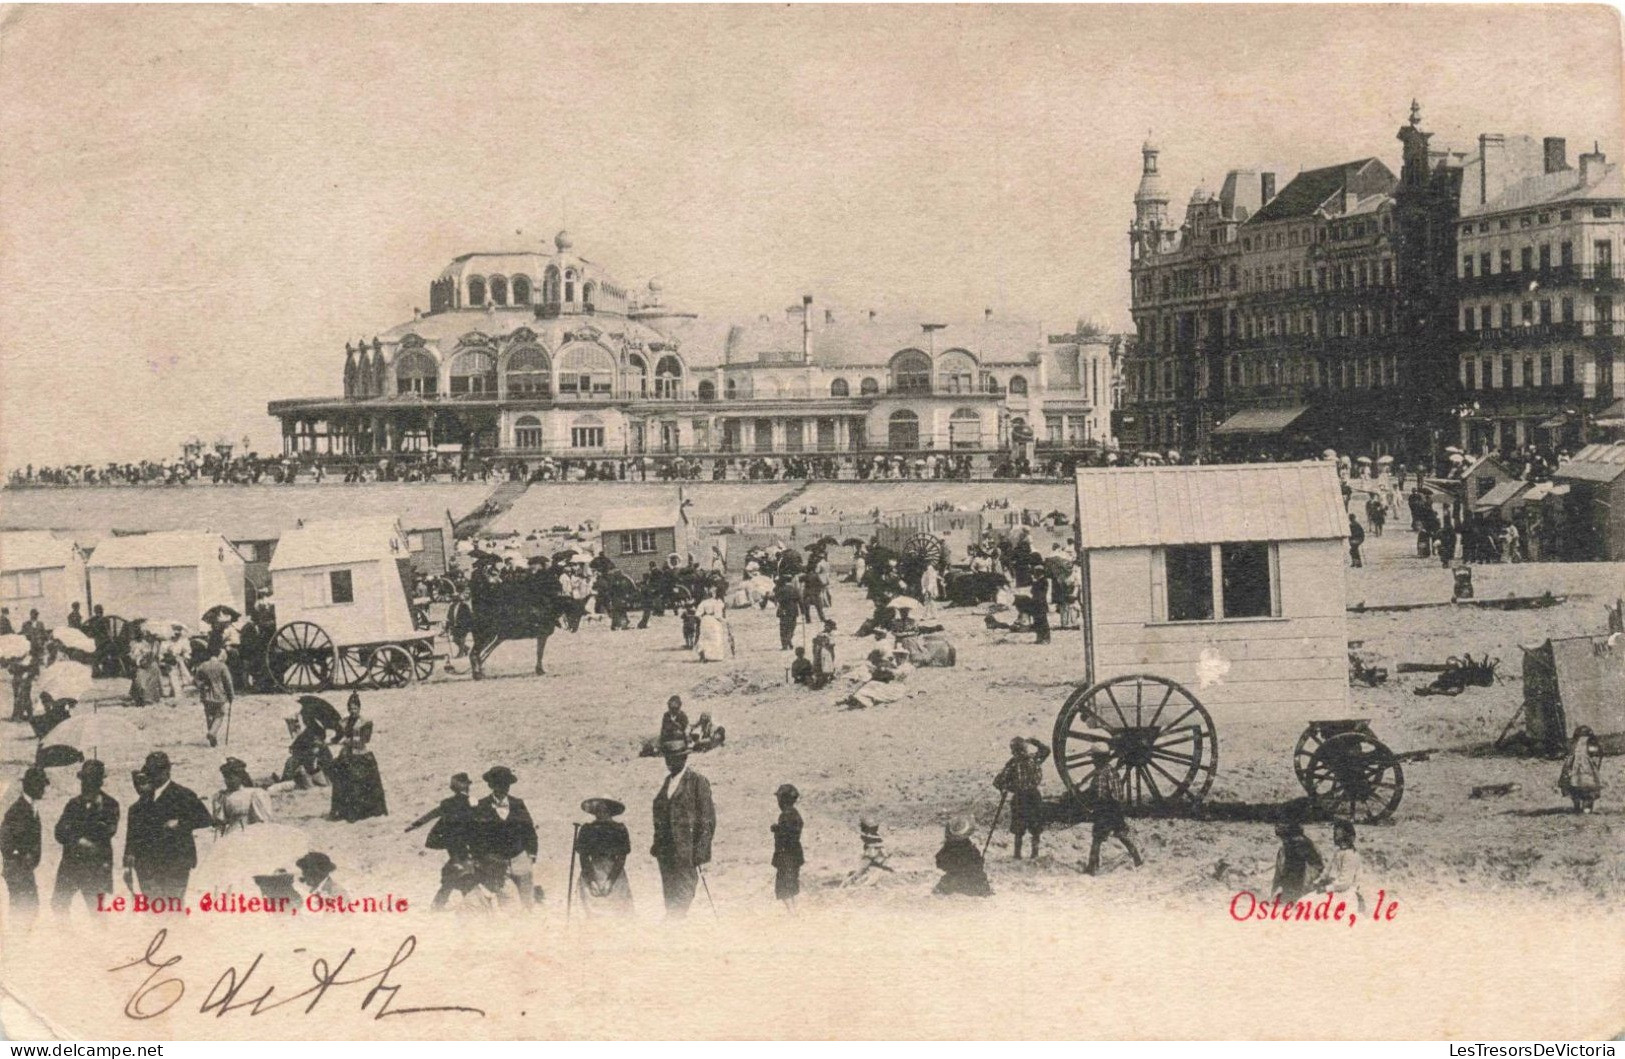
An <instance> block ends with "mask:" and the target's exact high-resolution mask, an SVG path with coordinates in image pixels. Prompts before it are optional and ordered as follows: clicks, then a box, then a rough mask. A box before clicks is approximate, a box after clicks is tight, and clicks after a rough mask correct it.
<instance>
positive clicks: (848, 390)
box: [829, 379, 852, 397]
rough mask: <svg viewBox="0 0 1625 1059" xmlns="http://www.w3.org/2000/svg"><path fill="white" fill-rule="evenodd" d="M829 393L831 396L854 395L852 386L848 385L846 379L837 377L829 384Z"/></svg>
mask: <svg viewBox="0 0 1625 1059" xmlns="http://www.w3.org/2000/svg"><path fill="white" fill-rule="evenodd" d="M829 395H830V396H831V397H850V396H851V395H852V387H851V386H849V385H847V382H846V380H845V379H836V380H835V381H834V382H832V383H830V384H829Z"/></svg>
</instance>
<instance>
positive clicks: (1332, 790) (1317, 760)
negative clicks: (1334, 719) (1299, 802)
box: [1303, 732, 1405, 824]
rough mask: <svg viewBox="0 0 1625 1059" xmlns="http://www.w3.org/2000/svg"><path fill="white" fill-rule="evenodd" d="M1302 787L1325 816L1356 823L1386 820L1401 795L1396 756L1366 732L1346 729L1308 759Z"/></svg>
mask: <svg viewBox="0 0 1625 1059" xmlns="http://www.w3.org/2000/svg"><path fill="white" fill-rule="evenodd" d="M1306 772H1307V775H1305V776H1304V777H1303V789H1304V790H1305V791H1307V792H1308V793H1309V797H1310V798H1312V799H1313V800H1314V803H1315V807H1316V808H1318V809H1319V810H1320V811H1321V812H1323V813H1326V814H1327V815H1328V816H1334V817H1338V818H1341V819H1345V820H1354V821H1357V822H1359V823H1365V824H1374V823H1376V822H1378V821H1379V820H1386V819H1388V817H1390V816H1392V815H1393V813H1394V810H1395V809H1397V808H1398V807H1399V800H1400V799H1401V798H1403V797H1404V796H1405V770H1404V769H1403V768H1401V767H1400V764H1399V758H1398V757H1396V756H1395V755H1394V752H1393V751H1392V750H1389V749H1388V747H1387V746H1385V745H1384V744H1383V742H1382V741H1381V740H1380V739H1378V738H1376V737H1375V736H1373V735H1371V734H1370V733H1369V732H1344V733H1343V734H1342V735H1335V736H1333V737H1332V738H1330V739H1328V740H1326V741H1325V742H1324V743H1322V744H1320V746H1319V748H1318V749H1316V750H1315V751H1314V753H1313V754H1312V755H1310V758H1309V764H1308V767H1307V769H1306Z"/></svg>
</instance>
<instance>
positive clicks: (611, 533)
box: [598, 507, 705, 571]
mask: <svg viewBox="0 0 1625 1059" xmlns="http://www.w3.org/2000/svg"><path fill="white" fill-rule="evenodd" d="M598 535H599V542H600V548H601V549H602V552H603V554H604V555H607V556H609V557H610V559H612V560H613V561H614V563H615V565H616V566H617V567H619V568H620V569H622V570H625V571H631V570H642V569H644V568H645V567H646V566H647V564H648V563H649V562H650V561H653V562H657V563H660V564H662V565H664V564H665V562H666V557H667V556H668V555H671V554H672V553H673V552H675V553H677V555H678V556H679V557H680V558H681V560H682V561H683V562H685V563H686V562H688V552H689V548H690V546H691V541H690V538H689V533H688V527H687V526H686V525H685V524H684V523H683V520H682V518H681V517H680V516H679V515H678V513H677V509H676V508H663V507H619V508H610V509H609V510H607V511H605V512H604V514H603V515H602V516H601V517H600V518H599V520H598ZM695 558H697V559H700V560H702V561H703V560H704V559H705V556H696V557H695Z"/></svg>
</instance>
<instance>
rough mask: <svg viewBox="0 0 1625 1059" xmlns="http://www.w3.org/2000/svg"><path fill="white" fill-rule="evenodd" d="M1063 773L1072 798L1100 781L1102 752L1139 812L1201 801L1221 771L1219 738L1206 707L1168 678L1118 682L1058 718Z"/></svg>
mask: <svg viewBox="0 0 1625 1059" xmlns="http://www.w3.org/2000/svg"><path fill="white" fill-rule="evenodd" d="M1052 746H1053V749H1054V753H1055V767H1056V770H1057V771H1059V772H1060V774H1061V782H1063V783H1065V784H1066V788H1067V790H1068V791H1070V792H1072V793H1073V794H1082V793H1084V792H1085V791H1087V790H1088V789H1089V784H1090V782H1091V781H1092V780H1093V779H1094V776H1095V770H1096V765H1095V762H1094V760H1093V757H1092V755H1093V753H1094V752H1095V751H1102V750H1103V751H1105V752H1106V754H1107V755H1108V761H1107V767H1108V768H1111V769H1113V770H1114V771H1115V772H1116V773H1117V776H1118V778H1119V779H1120V780H1121V781H1122V789H1123V797H1124V799H1125V800H1126V801H1127V802H1128V803H1129V804H1130V805H1133V806H1136V807H1140V806H1146V805H1153V806H1163V805H1170V804H1174V803H1178V802H1195V801H1200V800H1201V799H1202V797H1203V796H1204V795H1206V794H1207V792H1208V788H1209V787H1211V786H1212V785H1213V777H1214V775H1215V774H1216V773H1217V772H1218V767H1219V738H1218V733H1217V732H1216V731H1215V730H1214V728H1213V718H1212V717H1211V716H1209V715H1208V712H1207V709H1206V707H1204V706H1203V705H1202V704H1201V703H1200V702H1198V701H1197V700H1196V696H1194V695H1192V694H1191V693H1190V692H1189V691H1186V690H1185V688H1184V687H1183V686H1181V685H1179V684H1177V683H1175V682H1174V681H1172V680H1168V679H1166V678H1165V677H1157V676H1150V675H1146V674H1136V675H1133V676H1122V677H1113V678H1112V679H1111V680H1107V681H1102V682H1101V683H1099V684H1094V685H1092V686H1090V687H1087V688H1080V689H1078V690H1077V691H1074V692H1073V693H1072V695H1071V696H1070V697H1069V698H1068V699H1067V700H1066V705H1065V706H1063V707H1061V713H1060V715H1059V716H1058V717H1056V718H1055V736H1054V740H1053V743H1052Z"/></svg>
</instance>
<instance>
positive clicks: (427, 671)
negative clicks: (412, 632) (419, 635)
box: [410, 640, 435, 683]
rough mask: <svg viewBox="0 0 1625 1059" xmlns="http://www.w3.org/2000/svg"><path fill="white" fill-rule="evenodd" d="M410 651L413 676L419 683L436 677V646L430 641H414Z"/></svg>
mask: <svg viewBox="0 0 1625 1059" xmlns="http://www.w3.org/2000/svg"><path fill="white" fill-rule="evenodd" d="M410 650H411V652H412V675H413V677H414V678H416V679H417V680H418V682H419V683H421V682H423V681H425V680H428V679H429V678H430V677H431V676H433V675H434V663H435V657H434V644H432V643H430V642H429V641H428V640H413V641H412V644H411V647H410Z"/></svg>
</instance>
